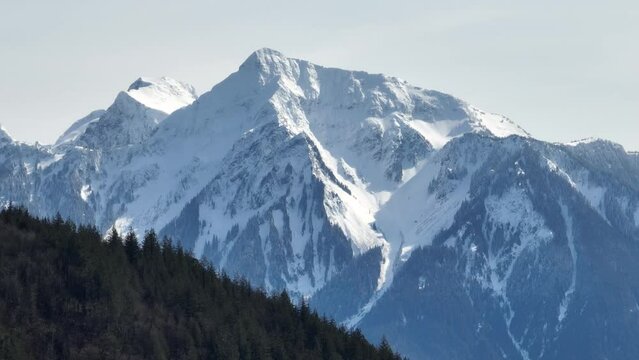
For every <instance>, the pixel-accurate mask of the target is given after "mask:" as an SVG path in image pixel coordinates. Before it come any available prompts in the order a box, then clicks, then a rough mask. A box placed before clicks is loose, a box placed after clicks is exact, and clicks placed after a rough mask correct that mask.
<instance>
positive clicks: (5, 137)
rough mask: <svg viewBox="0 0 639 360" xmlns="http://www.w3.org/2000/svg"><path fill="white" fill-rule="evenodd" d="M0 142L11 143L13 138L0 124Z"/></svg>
mask: <svg viewBox="0 0 639 360" xmlns="http://www.w3.org/2000/svg"><path fill="white" fill-rule="evenodd" d="M0 142H13V138H12V137H11V135H9V133H8V132H7V130H6V129H5V128H4V126H2V125H1V124H0Z"/></svg>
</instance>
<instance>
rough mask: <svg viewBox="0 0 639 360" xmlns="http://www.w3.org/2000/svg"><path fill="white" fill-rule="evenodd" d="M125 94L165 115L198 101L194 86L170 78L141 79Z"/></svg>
mask: <svg viewBox="0 0 639 360" xmlns="http://www.w3.org/2000/svg"><path fill="white" fill-rule="evenodd" d="M125 93H126V94H127V95H128V96H130V97H131V98H133V99H134V100H136V101H137V102H139V103H141V104H142V105H144V106H146V107H149V108H152V109H155V110H159V111H161V112H163V113H165V114H171V113H172V112H174V111H175V110H177V109H179V108H181V107H184V106H186V105H189V104H191V103H192V102H193V101H195V100H196V99H197V93H196V92H195V89H194V88H193V86H191V85H188V84H185V83H183V82H180V81H177V80H175V79H172V78H169V77H160V78H147V77H140V78H138V79H137V80H135V81H134V82H133V83H132V84H131V85H130V86H129V88H128V89H127V91H125Z"/></svg>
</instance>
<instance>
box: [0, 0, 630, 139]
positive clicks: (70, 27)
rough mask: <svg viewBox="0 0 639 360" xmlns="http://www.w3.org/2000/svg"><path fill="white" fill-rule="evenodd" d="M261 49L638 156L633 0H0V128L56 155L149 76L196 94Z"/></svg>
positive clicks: (550, 135) (545, 134) (544, 133)
mask: <svg viewBox="0 0 639 360" xmlns="http://www.w3.org/2000/svg"><path fill="white" fill-rule="evenodd" d="M262 47H270V48H273V49H276V50H279V51H281V52H283V53H284V54H285V55H287V56H289V57H295V58H302V59H306V60H310V61H311V62H314V63H316V64H319V65H324V66H331V67H339V68H344V69H352V70H364V71H368V72H373V73H384V74H387V75H393V76H398V77H400V78H402V79H404V80H407V81H408V82H409V83H411V84H413V85H417V86H421V87H425V88H429V89H435V90H440V91H444V92H447V93H450V94H452V95H454V96H457V97H459V98H462V99H464V100H466V101H468V102H470V103H472V104H474V105H476V106H478V107H480V108H482V109H484V110H486V111H491V112H497V113H501V114H504V115H506V116H508V117H510V118H511V119H512V120H514V121H515V122H517V123H518V124H519V125H521V126H522V127H524V128H525V129H526V130H528V131H529V132H530V133H531V134H532V135H533V136H535V137H537V138H540V139H542V140H547V141H559V142H565V141H570V140H574V139H581V138H585V137H590V136H596V137H602V138H607V139H610V140H613V141H615V142H618V143H621V144H622V145H624V146H625V148H626V149H628V150H639V2H638V1H636V0H612V1H604V0H599V1H589V0H585V1H584V0H581V1H577V0H564V1H556V0H555V1H547V0H541V1H517V0H510V1H497V0H483V1H473V0H452V1H444V0H440V1H430V0H415V1H398V0H396V1H374V0H366V1H364V0H362V1H348V2H347V1H346V0H341V1H336V0H322V1H313V2H310V1H305V2H302V1H281V0H269V1H237V0H236V1H228V2H219V1H195V0H193V1H189V0H184V1H166V0H154V1H143V0H134V1H132V0H109V1H104V0H101V1H96V0H83V1H78V0H75V1H72V0H56V1H50V0H47V1H43V0H32V1H13V0H0V124H2V125H3V126H4V127H5V128H6V129H7V130H8V131H9V133H10V134H11V135H12V136H13V137H14V138H15V139H18V140H22V141H26V142H35V141H39V142H41V143H45V144H46V143H52V142H53V141H54V140H55V139H56V138H57V137H58V136H59V135H60V134H61V133H62V132H63V131H64V130H65V129H66V128H67V127H68V126H69V125H70V124H71V123H72V122H73V121H75V120H76V119H78V118H81V117H82V116H84V115H86V114H87V113H89V112H90V111H92V110H94V109H99V108H106V107H108V106H109V105H110V104H111V102H112V101H113V99H114V98H115V96H116V94H117V92H118V91H120V90H123V89H126V88H127V87H128V85H129V84H130V83H131V82H133V81H134V80H135V79H136V78H138V77H139V76H164V75H165V76H170V77H173V78H176V79H178V80H181V81H184V82H187V83H190V84H192V85H194V86H195V88H196V89H197V90H198V93H200V94H201V93H203V92H205V91H207V90H209V89H210V88H211V87H212V86H213V85H214V84H216V83H218V82H219V81H221V80H222V79H224V78H225V77H226V76H227V75H229V74H230V73H231V72H233V71H235V70H236V69H237V67H238V66H239V65H240V64H241V63H242V61H244V59H245V58H246V57H248V55H249V54H250V53H251V52H253V51H254V50H256V49H258V48H262Z"/></svg>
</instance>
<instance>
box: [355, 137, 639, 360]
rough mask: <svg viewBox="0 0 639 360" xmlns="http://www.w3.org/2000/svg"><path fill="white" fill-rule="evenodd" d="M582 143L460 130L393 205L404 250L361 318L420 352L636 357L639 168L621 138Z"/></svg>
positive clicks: (387, 217) (385, 216)
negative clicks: (558, 143) (400, 208)
mask: <svg viewBox="0 0 639 360" xmlns="http://www.w3.org/2000/svg"><path fill="white" fill-rule="evenodd" d="M580 147H581V148H574V147H571V146H556V145H550V144H545V143H541V142H538V141H534V140H528V139H522V138H517V137H515V138H508V139H504V140H498V139H490V138H478V137H476V136H464V137H462V138H461V139H458V140H455V141H453V142H451V143H450V144H449V145H448V146H447V147H446V148H444V150H443V151H442V153H440V154H438V161H435V164H434V168H435V169H439V170H438V171H432V170H430V169H428V168H425V169H424V170H425V171H424V174H426V175H425V176H424V177H423V178H420V177H418V176H416V177H415V178H414V179H413V180H412V181H411V183H410V184H407V185H406V186H405V187H404V188H403V189H402V191H405V192H406V191H409V190H410V191H411V195H412V197H407V196H405V195H406V194H404V196H403V197H402V194H401V193H398V194H396V196H395V197H393V198H392V199H391V201H390V202H389V205H388V208H387V209H388V211H389V213H385V211H386V210H387V209H384V210H383V211H382V213H381V214H380V216H379V221H378V226H379V228H380V230H381V231H382V232H384V233H385V234H386V235H387V238H393V237H391V236H389V234H387V233H386V232H385V226H386V227H389V228H391V231H401V233H400V237H399V246H398V248H399V249H400V250H398V252H401V255H400V256H398V257H397V260H396V261H397V263H398V264H399V265H398V266H396V269H397V270H396V273H395V276H394V281H393V283H392V285H390V288H389V289H388V290H387V291H385V292H384V294H383V295H382V296H381V298H380V299H379V300H378V301H377V302H376V303H375V305H374V306H373V307H372V309H371V310H370V312H368V313H367V314H365V316H364V317H363V320H362V321H361V322H359V326H361V327H362V328H363V329H364V331H365V333H367V334H368V335H369V336H371V338H373V339H375V338H378V337H380V336H381V335H382V334H390V336H391V342H392V343H394V344H396V346H397V347H398V349H399V350H400V351H402V353H403V354H406V355H409V356H413V357H415V358H433V359H437V358H442V357H446V358H459V359H476V358H478V356H479V355H478V354H481V356H479V358H486V359H492V358H495V357H502V356H504V357H507V358H513V359H517V358H520V359H561V358H580V359H597V358H602V357H612V358H618V359H631V358H635V357H636V356H637V354H639V348H637V346H636V343H635V342H634V340H633V339H635V338H636V336H637V335H638V334H639V313H637V311H638V310H637V300H636V294H638V293H639V277H637V275H636V274H637V271H638V270H639V268H637V265H636V261H635V260H634V259H636V258H637V256H639V247H638V244H639V233H638V232H637V230H638V229H639V223H637V222H636V221H635V219H634V214H635V213H636V212H637V211H639V192H638V191H637V190H636V185H635V184H636V183H635V182H628V181H625V180H626V179H633V178H635V177H636V176H637V175H639V171H637V168H636V166H632V165H631V164H632V161H631V158H630V156H628V155H627V153H626V152H625V151H623V149H622V148H620V147H619V146H617V145H614V144H611V143H608V142H593V143H590V144H583V145H580ZM453 154H457V155H454V156H453ZM473 154H479V155H473ZM594 154H597V156H593V155H594ZM469 156H470V157H469ZM602 165H605V166H602ZM611 169H614V170H613V171H614V174H613V173H609V171H611ZM620 169H624V171H623V172H621V170H620ZM429 170H430V171H429ZM602 172H606V173H607V175H604V174H602ZM429 173H431V174H438V175H435V176H432V175H428V174H429ZM420 176H421V174H420ZM412 199H416V200H412ZM394 201H398V202H400V204H401V206H403V207H405V208H408V209H410V210H409V212H408V213H407V214H410V215H411V216H409V217H408V218H406V219H403V222H401V221H402V219H400V218H399V217H398V216H392V212H393V211H394V210H397V207H396V206H399V205H394V204H392V202H394ZM431 202H432V204H431ZM451 208H453V209H454V210H452V211H450V209H451ZM433 209H439V211H437V210H433ZM441 209H445V210H444V211H441ZM449 211H450V212H449ZM451 214H452V216H451ZM413 219H415V220H413ZM422 219H428V221H427V222H425V223H424V222H422ZM395 221H400V223H395ZM411 222H412V223H413V224H412V226H411ZM424 224H428V226H426V227H425V226H424ZM393 229H397V230H393ZM402 235H403V236H402ZM395 239H397V238H395ZM423 245H427V246H425V247H423ZM411 251H412V252H411ZM449 309H454V311H450V310H449ZM622 329H623V330H622ZM452 334H455V335H454V336H452ZM577 344H580V345H577Z"/></svg>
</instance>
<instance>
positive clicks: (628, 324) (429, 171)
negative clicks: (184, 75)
mask: <svg viewBox="0 0 639 360" xmlns="http://www.w3.org/2000/svg"><path fill="white" fill-rule="evenodd" d="M0 200H1V201H2V204H3V205H5V206H6V205H8V204H9V203H14V204H21V205H24V206H25V207H26V208H27V209H29V211H30V212H32V213H33V214H35V215H38V216H49V217H50V216H53V215H55V214H56V213H60V214H61V215H62V216H63V217H65V218H69V219H71V220H73V221H75V222H77V223H80V224H91V225H95V226H97V228H98V229H99V230H100V231H101V232H102V233H103V234H105V235H106V234H107V232H108V231H109V230H110V229H112V228H114V229H116V230H117V231H118V232H120V233H127V232H129V231H136V232H143V231H144V230H145V229H151V228H154V229H157V230H158V231H159V234H160V235H161V236H168V237H170V238H171V239H173V240H174V241H175V242H179V243H180V244H181V245H182V246H183V247H184V248H186V249H188V250H191V251H192V252H193V254H194V255H195V256H197V257H200V258H204V259H207V260H209V261H210V262H211V263H212V264H213V265H214V266H215V267H217V268H220V269H223V270H224V271H226V272H227V273H228V274H230V275H232V276H241V277H243V278H245V279H247V280H248V281H249V282H250V283H251V284H252V285H254V286H257V287H261V288H263V289H265V290H266V291H268V292H270V293H276V292H280V291H282V290H286V291H287V292H288V293H289V294H290V296H291V297H292V298H294V299H296V300H301V299H304V300H305V301H307V302H308V303H309V304H310V305H311V306H312V307H313V308H315V309H317V311H319V312H320V313H321V314H324V315H326V316H328V317H331V318H333V319H335V320H336V321H337V322H339V323H342V324H345V325H347V326H349V327H359V328H360V329H362V331H363V333H364V334H365V335H366V336H367V337H368V338H369V339H370V340H372V341H374V342H378V341H379V340H380V339H381V338H382V336H386V337H387V338H388V340H389V342H390V343H391V345H393V347H394V348H395V349H397V350H399V351H400V353H402V355H405V356H408V357H410V358H413V359H477V358H485V359H496V358H508V359H600V358H610V359H636V358H639V342H637V341H636V340H637V339H638V338H639V261H637V259H639V156H638V155H637V154H633V153H629V152H626V151H625V150H624V149H623V148H622V147H621V146H619V145H617V144H614V143H611V142H609V141H605V140H598V139H587V140H581V141H577V142H574V143H569V144H553V143H547V142H543V141H539V140H536V139H534V138H532V137H531V136H530V135H529V134H528V133H527V132H526V131H525V130H523V129H522V128H520V127H519V126H517V125H516V124H515V123H513V122H512V121H511V120H509V119H508V118H506V117H504V116H501V115H497V114H492V113H489V112H485V111H482V110H480V109H478V108H476V107H474V106H472V105H470V104H468V103H466V102H464V101H462V100H460V99H457V98H455V97H453V96H450V95H447V94H443V93H440V92H437V91H433V90H426V89H422V88H419V87H416V86H413V85H410V84H408V83H407V82H405V81H403V80H401V79H398V78H395V77H389V76H384V75H378V74H368V73H365V72H359V71H346V70H340V69H334V68H326V67H322V66H318V65H314V64H312V63H309V62H307V61H304V60H297V59H291V58H287V57H285V56H284V55H282V54H281V53H279V52H277V51H274V50H270V49H261V50H258V51H256V52H255V53H253V54H252V55H250V56H249V57H248V59H246V61H245V62H244V63H243V64H242V65H240V67H239V69H238V70H237V72H235V73H233V74H231V75H230V76H229V77H227V78H226V79H225V80H224V81H222V82H221V83H219V84H217V85H215V86H214V87H213V88H212V89H211V90H210V91H208V92H206V93H204V94H203V95H201V96H199V97H198V96H197V95H196V94H195V91H194V90H193V88H192V87H190V86H188V85H185V84H183V83H180V82H178V81H175V80H172V79H169V78H159V79H150V78H140V79H138V80H136V81H134V82H133V84H132V85H131V86H130V87H128V89H127V90H126V91H123V92H121V93H120V94H118V95H117V96H116V98H115V101H114V103H113V104H112V105H111V106H110V107H108V108H107V109H106V110H96V111H94V112H92V113H91V114H89V115H88V116H86V117H85V118H83V119H81V120H78V121H77V122H76V123H75V124H74V125H72V126H71V128H69V130H67V131H66V132H65V133H64V134H63V135H62V136H61V137H60V139H59V140H58V141H57V142H56V143H55V144H54V145H50V146H43V145H35V146H32V145H27V144H24V143H21V142H17V141H14V140H12V139H11V137H10V136H9V135H8V134H7V133H6V132H4V131H3V132H2V134H1V135H0Z"/></svg>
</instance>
